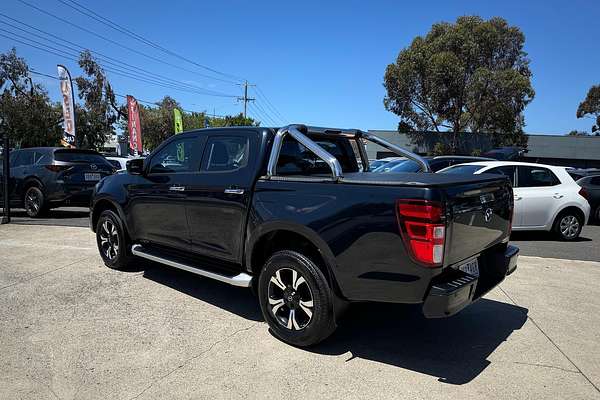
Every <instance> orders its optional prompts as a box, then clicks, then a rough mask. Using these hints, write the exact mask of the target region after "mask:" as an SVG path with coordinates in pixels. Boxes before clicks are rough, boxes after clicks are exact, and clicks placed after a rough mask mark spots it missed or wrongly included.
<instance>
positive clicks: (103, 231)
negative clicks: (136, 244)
mask: <svg viewBox="0 0 600 400" xmlns="http://www.w3.org/2000/svg"><path fill="white" fill-rule="evenodd" d="M96 243H97V245H98V251H99V252H100V257H102V261H104V265H106V266H107V267H109V268H112V269H118V270H122V269H126V268H127V267H128V266H129V265H130V264H131V261H132V259H133V257H132V256H131V255H130V254H129V241H128V240H127V235H126V234H125V232H124V231H123V228H122V225H121V223H120V220H119V216H118V215H117V214H115V213H114V212H113V211H111V210H105V211H103V212H102V214H100V217H98V223H97V224H96Z"/></svg>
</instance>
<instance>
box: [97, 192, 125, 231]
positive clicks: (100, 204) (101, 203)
mask: <svg viewBox="0 0 600 400" xmlns="http://www.w3.org/2000/svg"><path fill="white" fill-rule="evenodd" d="M106 210H111V211H113V212H114V213H116V214H117V215H118V216H119V224H121V228H122V229H123V232H125V234H126V235H127V236H129V230H128V229H127V224H126V220H125V214H124V213H123V210H122V209H121V207H120V206H119V205H118V204H117V203H116V202H115V201H113V200H112V199H110V198H106V197H105V198H101V199H98V200H96V201H95V202H94V204H93V206H92V210H91V215H90V228H91V229H92V231H93V232H96V225H97V224H98V218H100V214H102V212H104V211H106Z"/></svg>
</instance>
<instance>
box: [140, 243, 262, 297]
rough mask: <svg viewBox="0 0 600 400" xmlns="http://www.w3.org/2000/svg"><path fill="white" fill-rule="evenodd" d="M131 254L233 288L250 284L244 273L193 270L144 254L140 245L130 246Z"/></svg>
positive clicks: (250, 277) (249, 279) (249, 278)
mask: <svg viewBox="0 0 600 400" xmlns="http://www.w3.org/2000/svg"><path fill="white" fill-rule="evenodd" d="M131 252H132V253H133V254H134V255H136V256H138V257H142V258H145V259H148V260H151V261H155V262H157V263H161V264H165V265H168V266H170V267H174V268H179V269H182V270H184V271H188V272H191V273H193V274H196V275H200V276H204V277H206V278H211V279H214V280H217V281H221V282H225V283H228V284H230V285H233V286H239V287H250V285H251V283H252V276H250V275H248V274H246V273H243V272H242V273H240V274H238V275H235V276H232V277H229V276H224V275H219V274H215V273H214V272H210V271H205V270H203V269H199V268H195V267H192V266H189V265H186V264H181V263H178V262H176V261H172V260H169V259H167V258H162V257H158V256H154V255H152V254H148V253H145V252H144V247H143V246H142V245H141V244H134V245H133V246H131Z"/></svg>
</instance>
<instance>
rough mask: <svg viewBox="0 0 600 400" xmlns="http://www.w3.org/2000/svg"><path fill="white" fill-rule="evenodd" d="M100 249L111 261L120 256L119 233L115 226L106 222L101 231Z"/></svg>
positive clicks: (108, 221) (110, 222)
mask: <svg viewBox="0 0 600 400" xmlns="http://www.w3.org/2000/svg"><path fill="white" fill-rule="evenodd" d="M100 249H101V251H102V253H103V254H104V256H106V258H107V259H108V260H110V261H112V260H114V259H115V258H117V256H118V255H119V233H118V231H117V227H116V226H115V224H114V223H113V222H112V221H110V220H106V221H104V223H102V229H101V230H100Z"/></svg>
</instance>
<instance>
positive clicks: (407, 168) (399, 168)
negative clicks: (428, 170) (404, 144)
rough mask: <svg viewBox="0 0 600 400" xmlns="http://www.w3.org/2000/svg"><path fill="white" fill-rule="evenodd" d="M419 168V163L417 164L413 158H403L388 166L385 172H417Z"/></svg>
mask: <svg viewBox="0 0 600 400" xmlns="http://www.w3.org/2000/svg"><path fill="white" fill-rule="evenodd" d="M420 170H421V164H418V163H417V162H416V161H413V160H404V161H402V162H401V163H399V164H398V165H396V166H394V167H392V168H390V170H389V171H387V172H419V171H420Z"/></svg>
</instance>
